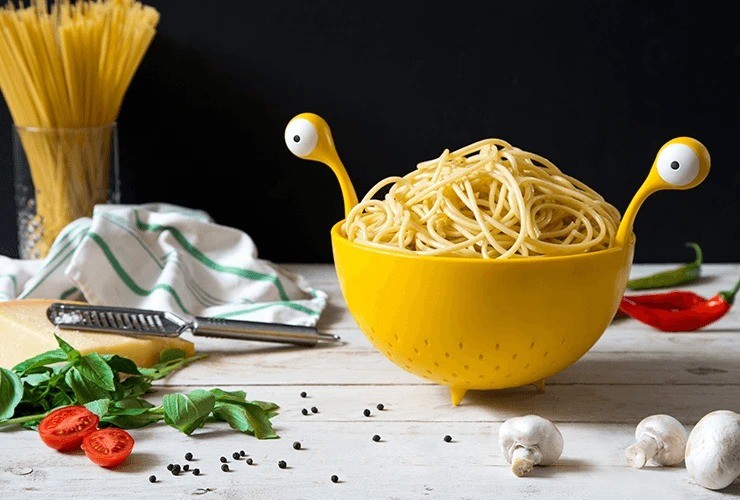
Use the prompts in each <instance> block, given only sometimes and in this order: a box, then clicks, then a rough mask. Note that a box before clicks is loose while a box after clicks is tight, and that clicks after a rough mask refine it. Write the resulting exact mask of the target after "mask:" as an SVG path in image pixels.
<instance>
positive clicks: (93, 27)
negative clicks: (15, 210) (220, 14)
mask: <svg viewBox="0 0 740 500" xmlns="http://www.w3.org/2000/svg"><path fill="white" fill-rule="evenodd" d="M158 22H159V13H158V12H157V11H156V10H155V9H154V8H152V7H148V6H145V5H142V4H141V3H139V2H137V1H136V0H96V1H90V0H79V1H77V2H74V3H72V2H71V1H70V0H59V1H57V2H56V3H54V4H51V5H50V4H49V3H48V2H47V0H33V1H32V2H31V4H30V5H28V6H24V4H22V3H21V4H20V5H16V4H15V3H14V2H12V1H10V2H8V3H7V4H6V5H5V6H4V7H3V8H2V9H0V90H2V93H3V96H4V97H5V100H6V102H7V104H8V108H9V109H10V113H11V115H12V116H13V121H14V122H15V125H16V126H17V129H16V130H17V131H18V134H19V137H20V140H21V142H22V144H23V149H24V151H25V153H26V157H27V159H28V163H29V167H30V170H31V177H32V179H33V184H34V188H35V191H36V212H37V218H38V219H40V220H37V221H35V224H36V225H43V228H44V231H43V233H42V235H41V242H40V246H41V247H42V249H41V254H45V253H46V251H47V250H48V248H49V246H50V245H51V243H52V242H53V241H54V238H55V237H56V235H57V234H58V232H59V231H60V230H61V229H62V228H63V227H64V226H65V225H66V224H67V223H69V222H71V221H72V220H74V219H76V218H78V217H82V216H89V215H90V214H91V213H92V207H93V206H94V205H95V204H96V203H104V202H105V201H107V196H108V186H109V172H110V157H111V155H110V148H111V147H112V145H111V141H112V134H111V125H112V124H113V122H115V120H116V117H117V116H118V112H119V110H120V107H121V102H122V101H123V97H124V94H125V93H126V90H127V89H128V86H129V84H130V82H131V80H132V78H133V75H134V73H135V72H136V69H137V68H138V66H139V63H140V62H141V60H142V58H143V57H144V54H145V53H146V51H147V49H148V47H149V45H150V43H151V41H152V39H153V38H154V35H155V33H156V31H155V27H156V26H157V23H158Z"/></svg>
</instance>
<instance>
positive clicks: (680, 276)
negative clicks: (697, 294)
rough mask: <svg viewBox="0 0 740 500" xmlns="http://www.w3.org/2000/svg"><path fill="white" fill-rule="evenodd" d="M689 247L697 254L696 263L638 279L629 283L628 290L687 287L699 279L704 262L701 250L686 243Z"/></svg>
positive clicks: (693, 244)
mask: <svg viewBox="0 0 740 500" xmlns="http://www.w3.org/2000/svg"><path fill="white" fill-rule="evenodd" d="M686 246H687V247H692V248H693V249H694V252H695V253H696V259H695V260H694V262H689V263H688V264H684V265H683V266H681V267H679V268H676V269H671V270H669V271H663V272H661V273H656V274H651V275H650V276H645V277H643V278H636V279H632V280H629V281H628V282H627V288H629V289H630V290H649V289H651V288H667V287H671V286H678V285H685V284H686V283H691V282H693V281H696V280H698V279H699V276H700V275H701V265H702V262H703V258H702V253H701V248H699V245H698V244H696V243H686Z"/></svg>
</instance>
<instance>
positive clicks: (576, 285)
mask: <svg viewBox="0 0 740 500" xmlns="http://www.w3.org/2000/svg"><path fill="white" fill-rule="evenodd" d="M285 141H286V144H287V146H288V148H289V149H290V150H291V151H292V152H293V153H294V154H295V155H297V156H299V157H301V158H304V159H308V160H314V161H319V162H322V163H325V164H327V165H328V166H329V167H330V168H331V169H332V170H333V171H334V173H335V174H336V176H337V178H338V180H339V183H340V186H341V188H342V193H343V196H344V209H345V215H346V214H347V213H349V211H350V210H351V209H352V207H354V206H355V205H356V204H357V196H356V195H355V191H354V189H353V187H352V184H351V182H350V180H349V177H348V175H347V172H346V171H345V169H344V167H343V165H342V163H341V161H340V160H339V156H338V155H337V153H336V150H335V148H334V142H333V140H332V135H331V131H330V129H329V126H328V125H327V123H326V122H325V121H324V120H323V119H322V118H321V117H319V116H317V115H315V114H312V113H303V114H300V115H298V116H296V117H295V118H293V119H292V120H291V121H290V123H289V124H288V126H287V128H286V131H285ZM677 162H678V163H677ZM677 165H679V166H680V168H677ZM709 166H710V159H709V153H708V152H707V149H706V148H705V147H704V146H703V145H702V144H701V143H700V142H699V141H697V140H695V139H691V138H688V137H679V138H676V139H673V140H671V141H669V142H668V143H666V144H665V145H664V146H663V147H662V148H661V149H660V151H659V152H658V155H657V157H656V159H655V162H654V163H653V166H652V168H651V170H650V174H649V175H648V177H647V179H646V180H645V182H644V183H643V184H642V187H640V189H639V190H638V191H637V194H636V195H635V197H634V198H633V199H632V202H631V203H630V205H629V207H628V208H627V210H626V212H625V215H624V218H623V219H622V222H621V224H620V226H619V230H618V233H617V237H616V245H615V246H614V247H613V248H610V249H608V250H602V251H597V252H592V253H585V254H580V255H569V256H556V257H547V258H540V259H526V258H522V259H509V260H484V259H473V258H459V257H439V256H421V255H413V254H402V253H398V252H393V251H390V250H382V249H377V248H371V247H369V246H364V245H362V244H359V243H354V242H351V241H349V240H348V239H347V238H346V237H345V236H343V235H342V232H341V229H340V228H341V225H342V222H343V221H341V222H338V223H337V224H335V225H334V227H333V228H332V229H331V240H332V247H333V252H334V263H335V266H336V270H337V276H338V278H339V285H340V286H341V289H342V293H343V294H344V298H345V300H346V302H347V307H348V308H349V311H350V313H351V314H352V316H353V317H354V319H355V321H356V322H357V324H358V325H359V327H360V329H361V330H362V331H363V332H364V333H365V335H366V336H367V338H368V339H370V341H371V342H372V343H373V344H374V345H375V347H376V348H377V349H378V350H379V351H380V352H382V353H383V354H385V355H386V356H387V357H388V358H389V359H390V360H391V361H393V362H394V363H396V364H397V365H399V366H401V367H403V368H404V369H406V370H408V371H409V372H411V373H414V374H416V375H418V376H420V377H423V378H425V379H428V380H431V381H434V382H436V383H438V384H444V385H446V386H448V387H449V388H450V396H451V398H452V403H453V404H455V405H457V404H459V403H460V401H461V400H462V398H463V397H464V396H465V393H466V391H468V390H469V389H502V388H507V387H516V386H521V385H525V384H536V385H537V386H538V387H539V388H540V389H542V388H544V381H545V379H546V378H547V377H550V376H552V375H554V374H555V373H557V372H559V371H561V370H563V369H564V368H566V367H567V366H569V365H571V364H572V363H574V362H575V361H576V360H578V359H579V358H580V357H581V356H583V355H584V354H585V353H586V352H587V351H588V350H589V349H590V348H591V346H592V345H594V343H596V341H597V340H598V339H599V337H600V336H601V335H602V333H603V332H604V330H606V327H607V326H608V325H609V322H610V321H611V319H612V318H613V317H614V314H615V312H616V311H617V307H618V305H619V300H620V298H621V297H622V294H623V293H624V290H625V287H626V283H627V278H628V276H629V271H630V266H631V264H632V256H633V251H634V245H635V237H634V234H633V233H632V225H633V223H634V220H635V215H636V214H637V211H638V210H639V208H640V206H641V205H642V203H643V201H644V200H645V199H646V198H647V197H648V196H649V195H650V194H652V193H654V192H656V191H659V190H663V189H689V188H692V187H694V186H697V185H699V184H700V183H701V182H702V181H703V180H704V179H705V178H706V176H707V174H708V173H709Z"/></svg>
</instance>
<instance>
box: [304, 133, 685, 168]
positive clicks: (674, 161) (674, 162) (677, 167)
mask: <svg viewBox="0 0 740 500" xmlns="http://www.w3.org/2000/svg"><path fill="white" fill-rule="evenodd" d="M293 142H301V136H300V135H294V136H293ZM673 163H676V162H675V161H674V162H673ZM671 166H673V165H671ZM676 168H678V167H676Z"/></svg>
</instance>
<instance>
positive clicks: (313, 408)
mask: <svg viewBox="0 0 740 500" xmlns="http://www.w3.org/2000/svg"><path fill="white" fill-rule="evenodd" d="M318 412H319V409H318V408H316V407H315V406H312V407H311V413H318Z"/></svg>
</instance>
